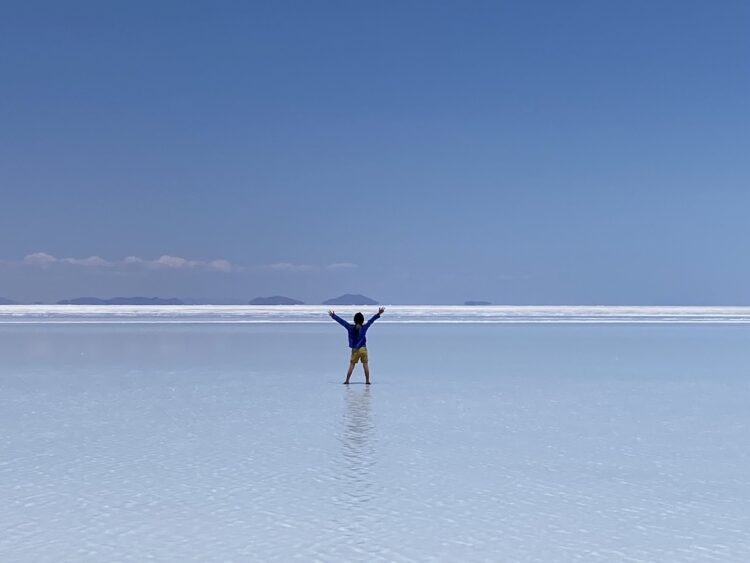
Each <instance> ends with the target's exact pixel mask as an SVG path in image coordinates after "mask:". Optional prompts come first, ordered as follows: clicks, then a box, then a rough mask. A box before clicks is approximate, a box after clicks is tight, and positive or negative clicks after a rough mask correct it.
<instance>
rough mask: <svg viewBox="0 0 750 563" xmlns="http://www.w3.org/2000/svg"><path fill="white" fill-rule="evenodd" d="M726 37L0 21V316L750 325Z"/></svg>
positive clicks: (503, 28)
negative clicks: (96, 311)
mask: <svg viewBox="0 0 750 563" xmlns="http://www.w3.org/2000/svg"><path fill="white" fill-rule="evenodd" d="M748 29H750V3H748V2H745V1H731V0H726V1H724V0H723V1H721V2H709V1H653V0H650V1H638V0H636V1H630V0H629V1H624V0H623V1H609V2H601V1H598V0H597V1H594V0H592V1H571V2H560V1H557V0H555V1H536V2H535V1H528V2H527V1H523V2H521V1H516V2H501V1H493V2H481V1H474V2H472V1H464V2H427V1H425V2H416V1H408V0H406V1H393V2H388V1H387V2H358V1H355V2H352V1H340V2H329V1H297V2H284V1H274V2H255V3H254V2H200V3H199V2H184V1H180V2H167V1H163V2H135V1H128V2H100V1H96V2H64V3H62V2H49V3H43V2H34V1H30V2H4V3H3V9H2V17H0V52H1V53H2V55H0V77H1V80H2V89H1V90H0V123H1V124H2V126H1V127H0V195H1V197H0V260H2V263H1V264H0V276H1V277H0V296H5V297H9V298H14V299H19V300H26V301H31V300H45V301H49V300H56V299H62V298H66V297H72V296H77V295H96V296H101V297H109V296H114V295H136V294H138V295H143V294H145V295H159V296H179V297H188V296H190V297H238V298H242V299H249V298H252V297H254V296H257V295H268V294H275V293H281V294H286V295H290V296H292V297H298V298H300V299H303V300H305V301H308V302H317V301H320V300H322V299H325V298H328V297H331V296H334V295H337V294H340V293H344V292H361V293H365V294H368V295H371V296H372V297H374V298H376V299H378V300H380V301H381V302H386V303H388V302H393V303H406V302H412V303H448V302H462V301H464V300H466V299H486V300H490V301H493V302H495V303H509V304H510V303H530V304H548V303H566V304H575V303H580V304H591V303H601V304H623V303H627V304H638V303H640V304H750V251H748V242H750V221H748V216H749V215H750V213H749V210H750V150H749V149H750V105H749V102H748V100H750V34H749V33H748ZM40 253H43V254H40ZM92 256H93V257H98V258H93V259H88V260H84V259H87V258H89V257H92ZM128 257H131V258H130V259H129V260H128V261H125V259H126V258H128ZM216 260H223V261H226V262H216Z"/></svg>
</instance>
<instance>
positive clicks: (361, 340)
mask: <svg viewBox="0 0 750 563" xmlns="http://www.w3.org/2000/svg"><path fill="white" fill-rule="evenodd" d="M384 312H385V307H380V308H379V309H378V312H377V313H375V314H374V315H373V316H372V317H371V318H370V320H369V321H367V322H365V317H364V315H363V314H362V313H357V314H356V315H354V324H350V323H348V322H346V321H345V320H344V319H342V318H341V317H339V316H338V315H337V314H336V313H334V312H333V311H328V314H329V315H330V316H331V318H332V319H333V320H334V321H336V322H337V323H339V324H340V325H341V326H343V327H344V328H345V329H346V330H347V332H348V333H349V348H351V350H352V351H351V355H350V357H349V370H348V371H347V372H346V381H344V384H345V385H349V379H350V378H351V376H352V372H353V371H354V366H355V365H357V362H360V361H361V362H362V367H363V368H364V370H365V383H366V384H367V385H369V384H370V366H369V364H368V363H367V336H366V335H367V329H369V328H370V326H371V325H372V323H374V322H375V321H376V320H377V319H379V318H380V315H382V314H383V313H384Z"/></svg>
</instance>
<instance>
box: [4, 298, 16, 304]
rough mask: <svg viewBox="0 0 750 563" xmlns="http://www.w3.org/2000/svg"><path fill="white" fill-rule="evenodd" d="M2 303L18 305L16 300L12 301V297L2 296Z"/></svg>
mask: <svg viewBox="0 0 750 563" xmlns="http://www.w3.org/2000/svg"><path fill="white" fill-rule="evenodd" d="M0 305H18V303H16V302H15V301H11V300H10V299H6V298H5V297H0Z"/></svg>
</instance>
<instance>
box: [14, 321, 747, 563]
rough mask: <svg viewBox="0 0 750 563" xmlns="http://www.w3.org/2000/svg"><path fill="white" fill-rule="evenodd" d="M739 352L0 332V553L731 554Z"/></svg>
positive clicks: (742, 482) (156, 327)
mask: <svg viewBox="0 0 750 563" xmlns="http://www.w3.org/2000/svg"><path fill="white" fill-rule="evenodd" d="M319 309H320V308H319ZM386 315H388V313H386ZM383 320H385V318H384V319H383ZM329 322H330V321H329ZM749 337H750V327H749V326H747V325H745V324H724V325H715V324H710V325H707V324H695V323H690V324H645V325H641V324H554V323H553V324H502V323H500V324H492V323H490V324H461V323H458V324H417V325H415V324H410V323H408V322H407V323H403V324H401V323H395V324H394V323H391V324H389V323H385V322H383V323H381V322H380V321H379V322H378V323H376V324H375V326H374V327H373V328H372V329H371V332H370V334H369V335H368V340H369V343H368V344H369V346H368V347H369V349H370V355H371V368H372V373H373V385H372V386H370V387H367V386H365V385H361V381H362V375H361V368H360V367H358V368H357V371H356V372H355V376H354V379H353V380H354V381H355V382H356V383H357V384H355V385H351V386H349V387H346V386H343V385H341V381H342V379H343V375H344V371H345V368H346V352H347V350H346V337H345V332H344V331H343V329H341V327H339V326H338V325H336V324H335V323H332V322H330V324H327V325H321V324H305V323H289V324H283V323H282V324H274V323H263V324H253V323H249V324H242V323H233V324H218V325H217V324H207V325H201V324H194V323H192V322H188V323H177V324H159V323H156V324H123V323H112V324H86V323H84V324H76V323H73V324H67V323H65V324H62V325H58V324H54V322H53V323H38V322H37V323H34V324H23V325H17V324H4V325H3V326H0V356H1V357H2V359H3V362H2V364H1V367H0V420H1V421H2V424H1V425H0V454H1V457H0V496H1V497H2V498H3V500H4V503H3V504H4V506H5V510H3V511H1V512H0V560H2V561H14V562H16V561H18V562H25V561H35V562H36V561H55V562H57V561H144V560H149V559H152V560H158V561H255V560H257V561H273V560H276V561H288V560H301V561H314V560H319V561H498V560H504V561H575V560H586V561H667V560H668V561H746V560H750V454H749V453H748V450H747V448H746V445H745V442H746V435H747V431H748V427H749V425H750V409H748V408H747V406H748V404H749V402H750V381H749V380H748V378H747V373H748V366H749V365H750V347H749V346H748V345H747V344H748V338H749Z"/></svg>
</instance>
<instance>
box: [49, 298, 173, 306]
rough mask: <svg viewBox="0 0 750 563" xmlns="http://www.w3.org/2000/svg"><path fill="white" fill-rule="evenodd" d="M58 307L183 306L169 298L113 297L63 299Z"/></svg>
mask: <svg viewBox="0 0 750 563" xmlns="http://www.w3.org/2000/svg"><path fill="white" fill-rule="evenodd" d="M57 304H58V305H184V303H183V302H182V300H180V299H177V298H174V297H170V298H167V299H162V298H160V297H113V298H111V299H99V298H98V297H76V298H75V299H63V300H62V301H58V302H57Z"/></svg>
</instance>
